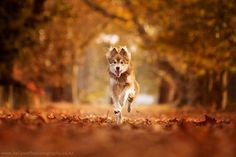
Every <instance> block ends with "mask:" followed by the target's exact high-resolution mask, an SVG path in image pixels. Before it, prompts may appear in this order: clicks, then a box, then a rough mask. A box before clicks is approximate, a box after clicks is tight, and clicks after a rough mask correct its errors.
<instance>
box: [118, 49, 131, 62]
mask: <svg viewBox="0 0 236 157" xmlns="http://www.w3.org/2000/svg"><path fill="white" fill-rule="evenodd" d="M120 54H121V55H122V56H127V57H128V58H129V59H131V53H130V52H129V51H128V49H127V48H126V47H122V48H121V50H120Z"/></svg>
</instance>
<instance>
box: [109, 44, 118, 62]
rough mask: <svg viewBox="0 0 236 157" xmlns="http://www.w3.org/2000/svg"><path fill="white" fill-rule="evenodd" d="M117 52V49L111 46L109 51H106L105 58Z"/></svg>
mask: <svg viewBox="0 0 236 157" xmlns="http://www.w3.org/2000/svg"><path fill="white" fill-rule="evenodd" d="M117 53H118V51H117V49H116V48H115V47H111V48H110V49H109V51H108V52H107V53H106V58H107V59H108V58H110V57H112V56H114V55H116V54H117Z"/></svg>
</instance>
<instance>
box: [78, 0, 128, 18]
mask: <svg viewBox="0 0 236 157" xmlns="http://www.w3.org/2000/svg"><path fill="white" fill-rule="evenodd" d="M82 1H83V2H84V3H85V4H86V5H87V6H88V7H90V8H91V9H93V10H94V11H97V12H99V13H100V14H102V15H103V16H105V17H108V18H111V19H117V20H120V21H122V22H127V21H128V20H127V19H126V18H124V17H121V16H118V15H115V14H113V13H110V12H108V11H107V10H106V9H104V8H102V7H101V6H99V5H98V4H96V3H94V2H92V0H82Z"/></svg>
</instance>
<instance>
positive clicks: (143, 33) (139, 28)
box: [124, 0, 150, 43]
mask: <svg viewBox="0 0 236 157" xmlns="http://www.w3.org/2000/svg"><path fill="white" fill-rule="evenodd" d="M124 2H125V6H126V7H127V9H128V10H129V12H130V13H131V14H132V21H133V23H134V24H135V26H136V29H137V31H138V33H139V35H140V36H141V37H142V39H143V40H144V42H145V43H150V42H149V41H150V37H149V35H148V33H147V32H146V30H145V28H144V26H143V25H142V24H141V23H140V22H139V20H138V15H137V12H136V10H135V8H134V7H133V6H132V2H131V1H130V0H125V1H124Z"/></svg>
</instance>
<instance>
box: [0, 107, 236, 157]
mask: <svg viewBox="0 0 236 157" xmlns="http://www.w3.org/2000/svg"><path fill="white" fill-rule="evenodd" d="M70 106H71V105H70ZM124 115H125V121H124V124H122V125H120V126H116V125H114V118H113V112H112V109H111V108H110V107H107V106H104V105H100V106H92V107H91V106H85V105H83V106H78V107H68V106H65V105H57V106H49V107H46V108H44V109H31V110H26V111H25V110H17V111H8V110H6V109H0V152H1V154H0V156H79V157H95V156H96V157H108V156H112V157H120V156H122V157H132V156H135V157H138V156H142V157H152V156H153V157H156V156H159V157H178V156H181V157H191V156H196V157H199V156H201V157H207V156H214V157H235V156H236V140H235V137H236V114H235V112H220V113H208V112H207V111H205V110H202V109H194V110H192V109H181V110H174V109H170V108H169V107H165V106H164V107H136V108H135V109H134V110H133V111H132V113H131V114H128V113H124Z"/></svg>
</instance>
